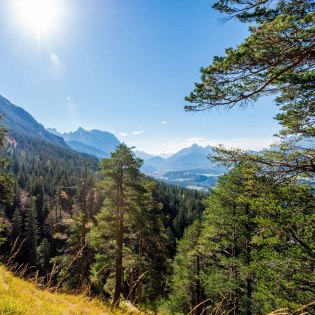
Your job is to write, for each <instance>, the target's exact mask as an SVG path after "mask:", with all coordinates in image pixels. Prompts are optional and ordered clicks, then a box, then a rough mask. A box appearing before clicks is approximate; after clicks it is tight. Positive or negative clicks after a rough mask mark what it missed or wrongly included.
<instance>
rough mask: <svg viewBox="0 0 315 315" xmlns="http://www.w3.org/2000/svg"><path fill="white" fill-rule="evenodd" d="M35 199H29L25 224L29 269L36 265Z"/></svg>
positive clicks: (36, 226) (36, 225)
mask: <svg viewBox="0 0 315 315" xmlns="http://www.w3.org/2000/svg"><path fill="white" fill-rule="evenodd" d="M35 203H36V198H35V197H30V198H29V202H28V209H27V214H26V222H25V246H24V247H25V254H26V257H27V263H28V264H29V266H30V267H35V266H36V265H37V262H38V260H37V258H38V257H37V246H38V222H37V214H36V207H35Z"/></svg>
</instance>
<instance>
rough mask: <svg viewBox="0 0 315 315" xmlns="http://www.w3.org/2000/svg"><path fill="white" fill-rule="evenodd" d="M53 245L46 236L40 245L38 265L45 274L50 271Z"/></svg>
mask: <svg viewBox="0 0 315 315" xmlns="http://www.w3.org/2000/svg"><path fill="white" fill-rule="evenodd" d="M50 259H51V245H50V243H49V241H48V240H47V238H44V239H43V240H42V241H41V242H40V244H39V247H38V265H39V267H40V270H41V272H42V273H43V274H45V275H47V274H48V273H49V271H50Z"/></svg>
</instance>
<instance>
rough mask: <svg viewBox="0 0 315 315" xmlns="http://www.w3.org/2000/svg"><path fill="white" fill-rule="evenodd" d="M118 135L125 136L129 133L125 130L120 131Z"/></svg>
mask: <svg viewBox="0 0 315 315" xmlns="http://www.w3.org/2000/svg"><path fill="white" fill-rule="evenodd" d="M118 135H119V136H121V137H127V136H128V135H129V133H127V132H120V133H119V134H118Z"/></svg>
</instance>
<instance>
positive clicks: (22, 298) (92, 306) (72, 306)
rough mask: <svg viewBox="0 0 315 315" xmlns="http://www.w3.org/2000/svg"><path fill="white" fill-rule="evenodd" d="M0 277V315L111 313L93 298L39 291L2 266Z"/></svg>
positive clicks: (92, 314)
mask: <svg viewBox="0 0 315 315" xmlns="http://www.w3.org/2000/svg"><path fill="white" fill-rule="evenodd" d="M0 279H1V281H0V300H1V303H0V314H23V315H33V314H45V315H50V314H54V315H59V314H60V315H62V314H69V315H71V314H91V315H97V314H100V315H101V314H114V313H113V312H111V311H110V310H109V309H108V308H107V307H105V306H104V304H102V303H101V302H100V301H97V300H88V299H87V298H86V297H84V296H74V295H68V294H56V293H51V292H49V291H42V290H39V289H37V288H36V287H35V285H34V284H32V283H29V282H26V281H24V280H22V279H19V278H17V277H15V276H14V275H13V274H12V273H11V272H9V271H8V270H7V269H5V267H3V266H0ZM116 314H117V313H116Z"/></svg>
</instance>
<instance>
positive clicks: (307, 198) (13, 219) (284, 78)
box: [0, 0, 315, 315]
mask: <svg viewBox="0 0 315 315" xmlns="http://www.w3.org/2000/svg"><path fill="white" fill-rule="evenodd" d="M213 8H214V9H215V10H217V11H219V12H220V13H222V14H223V17H225V19H226V20H229V19H236V20H238V21H239V22H241V23H245V24H247V25H249V26H250V27H249V33H248V37H247V38H246V39H245V40H244V42H243V43H240V44H239V45H238V46H236V47H235V48H228V49H226V51H225V55H224V56H217V57H214V59H213V62H212V63H211V64H210V65H208V66H205V67H203V68H201V79H200V82H199V83H196V84H195V88H194V90H193V91H192V92H191V94H190V95H189V96H188V97H186V101H187V102H188V104H186V106H185V109H186V111H189V112H200V111H201V112H202V111H205V110H213V109H214V110H215V109H221V108H222V109H226V110H229V109H232V108H237V107H239V108H246V107H247V106H248V105H251V104H254V103H255V102H256V101H257V100H258V99H260V98H262V97H265V96H269V97H270V96H272V95H273V96H274V97H275V100H274V104H275V106H278V108H279V114H277V116H276V117H275V119H276V120H277V121H278V123H279V124H280V125H281V128H282V129H281V131H280V132H279V134H278V135H277V137H278V140H279V141H278V143H277V144H276V145H274V146H272V147H271V148H269V149H267V150H263V151H259V152H253V151H243V150H240V149H234V150H233V149H229V148H225V147H224V146H219V147H216V148H210V147H206V148H205V149H202V148H200V147H198V146H193V147H192V148H190V150H191V149H193V150H195V151H196V152H197V156H199V158H200V159H201V160H202V163H206V162H207V161H206V159H205V157H204V156H203V155H202V154H199V153H200V151H202V152H203V151H204V150H207V152H208V153H209V156H208V158H209V163H210V162H211V163H212V164H211V165H214V164H215V165H217V166H218V167H220V168H219V169H221V170H222V169H224V170H225V171H226V173H225V174H224V175H222V176H220V177H219V178H218V180H217V182H216V186H215V187H214V188H213V189H211V190H210V191H209V192H204V193H201V192H198V191H195V190H189V189H185V188H182V187H178V186H172V185H168V184H166V183H162V182H158V181H156V180H154V179H152V178H150V177H148V176H146V175H144V174H143V173H142V172H141V168H142V166H143V161H142V160H141V159H140V158H137V157H136V155H135V153H134V151H133V148H130V147H128V146H127V145H126V144H125V143H120V144H118V145H117V147H116V149H115V151H114V152H111V153H110V155H109V156H108V157H107V158H104V159H101V160H98V159H96V158H94V157H92V156H90V155H85V154H80V153H77V152H75V151H73V150H72V149H70V148H69V147H68V146H67V145H66V144H65V143H64V141H63V140H62V139H61V138H59V137H57V136H55V135H52V134H50V133H48V132H47V131H46V130H45V129H44V128H43V127H42V126H41V125H40V124H38V123H37V122H36V121H35V120H34V118H32V117H31V116H30V115H29V114H28V113H26V112H25V111H24V110H22V109H21V108H18V107H16V106H14V105H12V104H11V103H10V102H9V101H7V100H5V99H4V98H0V105H1V106H0V111H3V114H5V115H4V117H2V116H1V119H2V120H1V126H0V146H1V154H0V167H1V168H0V246H1V247H0V250H1V255H0V257H1V260H2V263H3V264H6V265H7V267H8V268H11V269H13V270H15V271H16V272H17V273H19V274H20V275H21V276H24V277H26V278H33V279H34V278H35V279H37V280H38V283H39V284H40V286H41V287H42V288H47V289H49V288H54V290H55V291H57V292H59V293H61V292H68V293H69V292H72V293H84V294H85V295H88V296H90V297H97V298H98V299H100V300H102V301H103V302H104V303H107V304H111V308H112V309H113V310H114V309H117V310H119V309H121V307H122V305H123V304H124V303H125V301H127V302H128V303H129V304H133V305H135V306H136V307H137V308H138V309H139V310H141V311H143V312H147V313H149V314H151V313H152V314H188V315H202V314H208V315H213V314H220V315H223V314H226V315H227V314H234V315H238V314H240V315H254V314H255V315H263V314H269V315H271V314H283V315H293V314H299V315H302V314H315V263H314V261H315V212H314V209H315V195H314V185H313V184H312V183H313V182H314V174H315V150H314V146H313V145H312V143H313V142H312V141H313V139H314V137H315V127H314V124H315V116H314V113H315V111H314V108H315V97H314V93H315V35H314V34H315V3H314V1H310V0H283V1H276V0H275V1H273V0H260V1H256V0H247V1H243V0H218V1H216V2H215V3H214V4H213ZM187 44H189V43H187ZM55 61H56V60H55ZM0 114H2V113H1V112H0ZM201 114H202V113H201ZM166 124H167V122H166V121H163V122H162V123H161V125H166ZM142 133H143V131H135V132H133V135H139V134H142ZM97 134H98V133H97ZM98 135H99V134H98ZM309 140H311V141H309ZM184 151H185V150H184ZM188 151H189V150H188ZM185 152H186V151H185ZM185 152H181V154H182V153H185ZM196 152H195V153H196ZM184 156H185V155H184ZM194 156H196V155H194ZM177 157H178V156H177ZM186 158H187V157H185V158H184V164H185V165H187V163H188V162H189V163H188V165H191V163H190V158H191V155H190V154H189V156H188V158H189V159H188V162H187V160H186ZM199 158H196V159H199ZM148 160H151V164H148V165H149V166H150V165H151V167H152V168H154V167H156V166H157V165H160V164H161V163H164V162H163V161H164V160H163V159H161V158H151V159H150V158H149V159H148ZM180 160H181V159H180ZM176 163H177V162H176ZM215 175H218V174H215ZM1 270H2V269H0V273H1ZM21 270H22V272H21ZM0 277H1V274H0ZM3 277H5V280H6V279H8V274H7V273H6V272H4V276H3ZM9 277H10V276H9ZM6 281H7V280H6ZM12 281H13V282H15V281H16V280H14V279H12ZM21 285H22V283H21ZM5 287H6V288H10V287H9V286H5ZM4 290H7V289H4ZM12 290H13V289H12ZM14 290H15V289H14ZM7 291H8V290H7ZM7 291H6V292H7ZM0 293H1V292H0ZM35 294H36V296H38V297H39V299H43V300H44V299H45V297H44V295H45V294H44V293H43V295H41V294H40V293H39V292H38V291H36V293H35ZM5 298H6V299H7V295H5ZM49 299H52V302H51V303H53V301H54V298H53V296H51V295H49ZM70 299H71V298H70ZM32 300H34V299H33V298H32ZM5 301H6V303H7V304H6V305H9V304H8V302H7V300H5ZM58 301H60V303H64V300H60V296H59V297H58V296H56V300H55V302H56V303H59V302H58ZM40 304H41V305H43V304H42V303H40ZM44 305H45V304H44ZM1 307H2V305H1V301H0V309H1ZM47 307H48V308H47V314H54V311H53V310H51V308H50V305H49V306H47ZM82 307H83V306H82ZM5 312H6V313H9V314H11V313H13V311H12V309H10V305H9V306H8V307H6V309H5ZM19 312H20V314H23V309H22V310H20V311H19ZM67 312H68V310H66V311H64V313H65V314H66V313H67ZM95 312H96V311H95ZM122 312H125V313H128V311H122Z"/></svg>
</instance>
